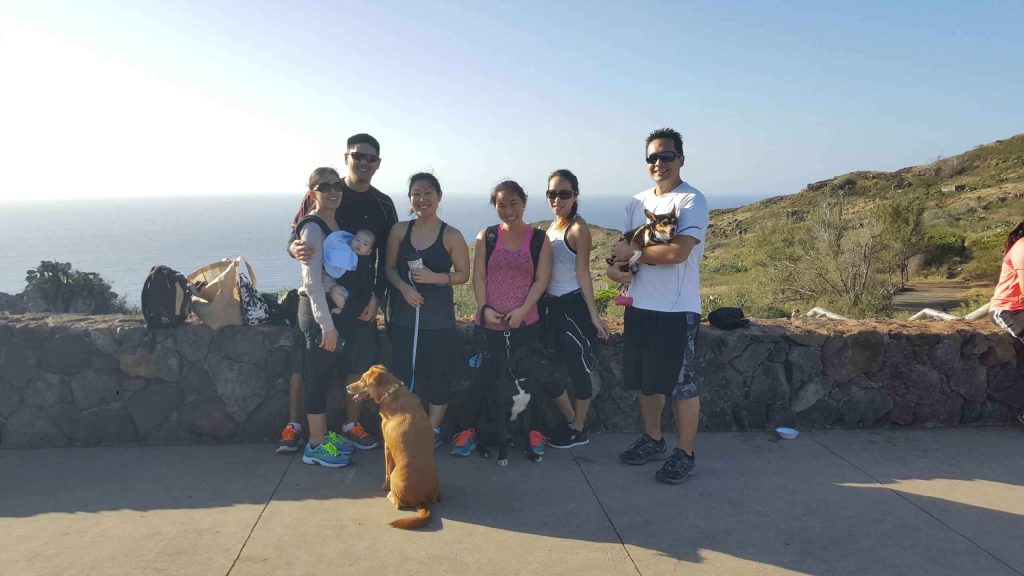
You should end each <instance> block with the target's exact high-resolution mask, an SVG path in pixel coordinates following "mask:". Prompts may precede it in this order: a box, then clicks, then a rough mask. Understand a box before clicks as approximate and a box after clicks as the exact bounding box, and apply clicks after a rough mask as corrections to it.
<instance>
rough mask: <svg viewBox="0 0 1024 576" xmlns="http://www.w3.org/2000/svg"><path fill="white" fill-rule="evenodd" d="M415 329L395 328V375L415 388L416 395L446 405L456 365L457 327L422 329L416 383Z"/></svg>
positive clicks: (393, 329) (393, 333) (417, 358)
mask: <svg viewBox="0 0 1024 576" xmlns="http://www.w3.org/2000/svg"><path fill="white" fill-rule="evenodd" d="M412 348H413V329H412V327H411V326H398V325H395V324H392V325H391V358H392V365H393V367H394V371H395V376H397V377H398V378H399V379H400V380H402V381H403V382H405V385H406V386H410V387H412V391H413V393H414V394H416V395H417V396H419V397H420V398H423V399H424V400H426V401H427V402H428V403H430V404H434V405H436V406H442V405H444V404H447V403H448V397H449V396H450V395H451V379H452V376H451V373H452V368H453V367H454V365H455V362H456V360H455V327H454V326H452V327H450V328H432V329H426V328H421V329H420V334H419V338H417V339H416V380H415V381H413V379H412Z"/></svg>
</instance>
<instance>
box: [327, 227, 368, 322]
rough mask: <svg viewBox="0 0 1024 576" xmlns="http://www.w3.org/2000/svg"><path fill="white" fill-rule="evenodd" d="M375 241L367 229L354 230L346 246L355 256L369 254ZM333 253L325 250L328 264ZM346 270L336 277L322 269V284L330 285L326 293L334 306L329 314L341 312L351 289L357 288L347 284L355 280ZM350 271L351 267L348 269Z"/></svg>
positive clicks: (354, 275) (355, 277)
mask: <svg viewBox="0 0 1024 576" xmlns="http://www.w3.org/2000/svg"><path fill="white" fill-rule="evenodd" d="M375 242H376V236H374V234H373V232H370V231H369V230H360V231H358V232H356V234H355V236H353V237H352V240H351V241H350V242H349V243H348V247H349V248H351V249H352V252H353V253H355V255H356V256H369V255H370V254H371V253H372V252H373V246H374V243H375ZM332 256H334V254H331V253H329V252H327V251H325V254H324V257H325V258H326V259H327V260H328V264H333V262H330V260H335V259H336V258H332ZM345 271H346V270H342V271H341V274H340V275H338V276H337V277H335V276H333V275H332V274H330V273H329V272H328V271H327V270H326V269H325V270H324V278H323V281H324V286H330V287H331V288H330V289H329V290H328V291H327V294H328V295H329V296H330V298H331V303H333V304H334V307H333V308H331V314H341V311H342V309H344V308H345V303H346V302H347V301H348V298H349V296H350V294H351V292H352V291H353V290H359V287H358V286H355V285H351V286H350V285H349V284H350V283H351V282H356V281H357V280H358V279H357V275H356V274H345ZM349 271H351V269H349Z"/></svg>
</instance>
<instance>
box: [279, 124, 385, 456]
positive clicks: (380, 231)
mask: <svg viewBox="0 0 1024 576" xmlns="http://www.w3.org/2000/svg"><path fill="white" fill-rule="evenodd" d="M380 160H381V159H380V144H379V143H378V142H377V139H376V138H374V137H373V136H370V135H369V134H356V135H355V136H352V137H351V138H349V139H348V142H347V148H346V152H345V165H346V166H347V167H348V171H347V174H346V175H345V180H344V182H342V185H343V189H342V198H341V205H340V206H338V210H337V212H336V215H335V219H336V220H337V222H338V226H339V227H340V228H341V229H342V230H344V231H345V232H351V233H353V234H355V233H356V232H358V231H359V230H361V229H366V230H369V231H370V232H373V233H374V235H376V237H377V238H387V237H388V233H389V232H390V231H391V226H393V225H394V224H395V223H396V222H398V212H397V211H395V203H394V202H393V201H392V200H391V198H390V197H389V196H388V195H387V194H385V193H383V192H381V191H380V190H377V189H376V188H374V187H373V186H372V185H371V183H370V182H371V180H372V179H373V175H374V174H376V173H377V169H378V168H380ZM383 247H384V242H377V245H376V246H375V247H374V248H373V252H372V253H371V254H370V265H371V267H372V268H373V269H374V270H375V272H374V276H373V291H372V293H371V294H370V295H369V301H368V302H351V303H350V304H349V305H347V306H345V309H344V310H343V311H342V326H343V327H345V330H344V332H343V333H342V334H340V336H341V337H342V338H344V339H345V343H346V345H345V352H344V358H345V362H344V368H345V374H346V375H347V376H346V378H345V385H346V386H347V385H349V384H351V383H352V382H355V381H356V380H359V378H360V377H361V376H362V374H363V372H365V371H366V370H367V369H369V368H370V366H371V365H373V364H374V363H375V361H376V358H377V309H378V307H379V305H380V303H381V302H383V301H384V292H385V290H386V289H387V285H388V281H387V280H386V279H385V278H384V257H383V252H382V251H383ZM288 252H289V253H290V254H291V255H292V256H294V257H295V258H298V259H299V260H302V261H303V262H308V261H309V259H310V258H311V257H312V255H313V249H312V247H310V246H307V245H306V244H305V243H303V242H302V241H301V240H297V241H295V242H293V243H292V244H291V245H290V246H289V247H288ZM345 398H346V402H347V404H346V407H345V412H346V416H345V424H344V425H343V426H342V429H341V434H342V436H344V437H345V438H346V439H347V440H349V441H350V442H352V444H353V445H355V447H356V448H360V449H363V450H369V449H372V448H376V447H377V441H376V440H375V439H374V438H373V437H372V436H371V435H370V434H369V433H367V432H366V430H365V429H364V428H363V426H362V424H360V423H359V409H360V404H359V403H357V402H355V401H353V400H352V397H351V396H348V395H346V397H345Z"/></svg>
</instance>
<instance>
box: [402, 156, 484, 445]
mask: <svg viewBox="0 0 1024 576" xmlns="http://www.w3.org/2000/svg"><path fill="white" fill-rule="evenodd" d="M441 195H442V192H441V183H440V182H438V180H437V178H435V177H434V175H433V174H427V173H424V172H421V173H418V174H413V175H412V177H410V178H409V203H410V205H411V207H412V212H413V214H415V216H416V218H415V219H413V220H408V221H406V222H399V223H398V224H395V225H394V226H392V227H391V232H390V234H389V235H388V242H387V247H386V249H385V256H384V275H385V277H386V278H387V279H388V282H390V283H391V285H392V286H394V287H395V292H397V294H393V299H392V301H391V303H390V307H391V316H390V323H389V326H390V331H389V335H390V337H391V344H392V351H393V358H394V362H393V364H394V366H393V368H394V371H395V375H396V376H398V378H399V379H401V380H402V381H403V382H405V383H406V385H410V386H412V389H413V393H415V394H416V395H417V396H419V397H420V398H422V399H423V400H426V401H427V404H428V405H429V410H428V412H429V416H430V426H431V427H432V428H433V429H434V446H435V447H437V446H438V445H439V444H440V433H441V429H440V426H441V421H442V420H443V419H444V414H445V410H447V408H448V397H449V395H450V394H451V374H450V373H449V369H450V367H451V366H453V365H454V364H455V345H454V340H455V299H454V294H453V292H452V286H453V285H455V284H464V283H466V282H467V281H468V280H469V248H468V246H467V245H466V240H465V238H463V237H462V232H460V231H459V230H457V229H456V228H453V227H452V226H449V225H447V224H446V223H444V222H442V221H441V219H440V218H438V217H437V207H438V205H439V204H440V203H441ZM417 310H418V311H419V320H418V323H417ZM417 327H418V331H417ZM413 354H415V357H414V356H413ZM413 358H415V363H416V366H415V374H414V373H413V370H414V369H413Z"/></svg>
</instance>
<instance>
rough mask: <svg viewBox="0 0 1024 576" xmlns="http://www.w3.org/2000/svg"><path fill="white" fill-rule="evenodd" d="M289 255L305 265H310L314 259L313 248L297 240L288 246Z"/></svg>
mask: <svg viewBox="0 0 1024 576" xmlns="http://www.w3.org/2000/svg"><path fill="white" fill-rule="evenodd" d="M288 253H289V254H291V255H292V256H294V257H295V259H296V260H298V261H299V262H302V263H303V264H309V261H310V260H312V259H313V247H312V246H310V245H309V244H306V243H305V242H303V241H302V240H296V241H294V242H292V243H291V244H290V245H289V246H288Z"/></svg>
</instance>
